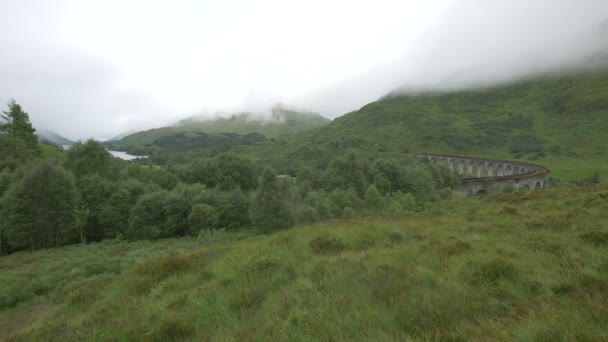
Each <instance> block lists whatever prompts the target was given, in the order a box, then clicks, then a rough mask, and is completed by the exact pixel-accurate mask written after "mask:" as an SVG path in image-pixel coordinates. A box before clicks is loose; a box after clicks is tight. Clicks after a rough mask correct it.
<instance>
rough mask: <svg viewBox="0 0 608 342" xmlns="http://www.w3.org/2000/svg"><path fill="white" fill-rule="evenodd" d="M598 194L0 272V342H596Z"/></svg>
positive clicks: (606, 194) (600, 263)
mask: <svg viewBox="0 0 608 342" xmlns="http://www.w3.org/2000/svg"><path fill="white" fill-rule="evenodd" d="M607 247H608V186H606V185H601V186H593V187H560V188H552V189H547V190H543V191H538V192H516V193H512V194H497V195H491V196H484V197H473V198H468V199H459V200H456V201H454V202H453V203H452V204H449V206H448V207H436V208H434V209H433V208H432V209H429V210H427V211H425V212H422V213H413V214H411V215H410V216H408V217H401V218H390V219H389V218H367V219H364V220H357V221H331V222H325V223H321V224H316V225H312V226H302V227H296V228H293V229H290V230H286V231H283V232H279V233H274V234H269V235H256V234H252V233H239V234H234V233H227V232H218V233H216V234H205V235H202V236H200V237H199V238H198V239H174V240H163V241H158V242H138V243H126V242H121V241H108V242H104V243H100V244H95V245H86V246H72V247H67V248H63V249H58V250H47V251H39V252H35V253H29V252H24V253H18V254H14V255H10V256H7V257H2V258H1V259H0V283H1V284H2V291H1V292H0V340H55V341H65V340H131V339H133V340H159V341H161V340H162V341H166V340H194V341H199V340H209V341H218V340H239V341H243V340H245V341H246V340H259V341H268V340H404V339H405V340H408V339H414V340H418V339H421V340H453V341H457V340H462V341H465V340H467V341H468V340H494V341H501V340H505V341H506V340H534V341H566V340H567V341H570V340H607V339H608V304H607V303H608V248H607Z"/></svg>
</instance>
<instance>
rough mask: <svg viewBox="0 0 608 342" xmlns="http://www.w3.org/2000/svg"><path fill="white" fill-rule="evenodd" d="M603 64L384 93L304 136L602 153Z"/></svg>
mask: <svg viewBox="0 0 608 342" xmlns="http://www.w3.org/2000/svg"><path fill="white" fill-rule="evenodd" d="M606 94H608V70H606V71H601V72H595V73H586V74H582V75H575V76H562V77H554V78H545V79H538V80H527V81H521V82H518V83H513V84H509V85H504V86H500V87H494V88H486V89H477V90H466V91H454V92H446V93H421V94H401V93H391V94H389V95H387V96H385V97H384V98H382V99H380V100H378V101H376V102H373V103H370V104H368V105H366V106H364V107H362V108H361V109H359V110H358V111H355V112H352V113H349V114H347V115H344V116H342V117H340V118H337V119H335V120H334V121H333V122H332V123H331V124H330V125H328V126H327V127H324V128H323V129H321V130H318V131H316V132H314V133H311V134H310V135H311V136H312V137H314V139H315V140H316V141H317V142H319V143H321V144H325V145H332V144H334V145H338V146H339V145H340V144H343V145H349V146H350V147H361V148H364V149H377V150H387V151H394V152H401V151H405V150H411V151H428V152H438V153H471V152H476V153H478V152H485V153H500V154H512V155H517V154H526V153H540V152H546V153H548V152H551V153H566V154H567V153H585V154H598V153H599V154H608V139H606V132H608V115H606V114H607V113H608V97H607V96H606Z"/></svg>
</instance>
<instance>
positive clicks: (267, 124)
mask: <svg viewBox="0 0 608 342" xmlns="http://www.w3.org/2000/svg"><path fill="white" fill-rule="evenodd" d="M329 122H330V120H329V119H327V118H325V117H322V116H320V115H318V114H315V113H303V112H297V111H293V110H289V109H285V108H283V107H280V106H276V107H274V108H273V110H272V114H271V116H270V117H269V118H263V117H258V116H256V115H254V114H251V113H239V114H234V115H232V116H230V117H226V118H224V117H217V118H214V119H208V118H207V119H202V118H197V117H191V118H188V119H185V120H182V121H180V122H179V123H178V124H176V125H175V126H170V127H162V128H156V129H151V130H147V131H143V132H137V133H134V134H130V135H128V136H126V137H124V138H122V139H120V140H118V141H111V142H106V144H107V145H108V146H110V147H111V148H113V149H117V150H127V151H137V150H140V151H142V152H153V151H158V150H159V149H175V148H177V147H179V148H181V149H186V148H207V147H211V146H214V147H217V146H219V145H230V144H239V141H238V140H239V139H243V140H244V141H246V142H252V141H251V140H252V139H253V142H257V141H261V140H265V138H273V137H277V136H280V135H289V134H295V133H300V132H304V131H307V130H310V129H313V128H317V127H322V126H325V125H327V124H329ZM201 133H204V134H203V135H201ZM252 133H255V134H254V135H252ZM226 134H228V135H230V137H229V138H230V139H226ZM256 135H260V136H263V137H260V136H256ZM176 141H179V143H178V144H177V145H175V144H173V143H169V144H167V143H168V142H176Z"/></svg>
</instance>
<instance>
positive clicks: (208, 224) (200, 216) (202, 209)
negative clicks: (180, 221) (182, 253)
mask: <svg viewBox="0 0 608 342" xmlns="http://www.w3.org/2000/svg"><path fill="white" fill-rule="evenodd" d="M219 222H220V216H219V215H218V213H217V211H216V210H215V208H214V207H212V206H210V205H208V204H204V203H198V204H195V205H194V206H193V207H192V210H191V211H190V214H189V215H188V223H189V224H190V227H191V229H194V230H199V231H200V230H207V229H216V228H218V225H219Z"/></svg>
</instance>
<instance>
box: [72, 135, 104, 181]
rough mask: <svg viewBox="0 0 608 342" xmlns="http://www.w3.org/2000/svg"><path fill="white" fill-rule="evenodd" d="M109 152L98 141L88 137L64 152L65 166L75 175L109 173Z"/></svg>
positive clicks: (102, 174) (101, 174)
mask: <svg viewBox="0 0 608 342" xmlns="http://www.w3.org/2000/svg"><path fill="white" fill-rule="evenodd" d="M111 158H112V156H111V155H110V152H108V151H107V150H106V148H105V147H104V146H103V145H102V144H101V143H100V142H98V141H95V140H92V139H89V140H87V142H85V143H84V144H83V143H81V142H77V143H76V144H74V145H72V146H71V147H70V149H69V150H68V152H67V154H66V160H65V167H66V168H67V169H68V170H71V171H72V172H73V173H74V175H76V177H81V176H85V175H92V174H98V175H100V176H103V177H106V176H109V175H110V160H111Z"/></svg>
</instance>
